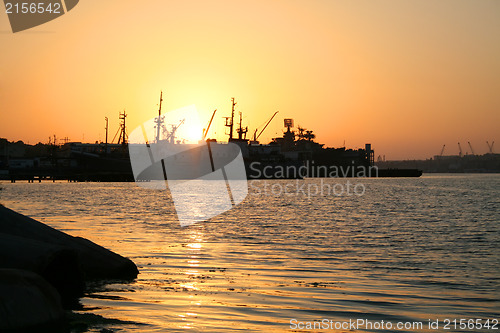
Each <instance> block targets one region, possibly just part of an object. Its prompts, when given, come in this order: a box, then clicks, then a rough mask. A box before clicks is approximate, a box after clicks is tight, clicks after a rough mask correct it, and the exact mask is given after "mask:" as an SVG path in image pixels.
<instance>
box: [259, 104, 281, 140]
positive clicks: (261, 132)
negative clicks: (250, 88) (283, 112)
mask: <svg viewBox="0 0 500 333" xmlns="http://www.w3.org/2000/svg"><path fill="white" fill-rule="evenodd" d="M278 112H279V111H276V112H275V113H274V114H273V115H272V117H271V118H270V119H269V121H268V122H267V123H266V126H264V128H263V129H262V130H261V131H260V133H259V135H256V133H257V130H255V132H254V134H253V141H257V139H258V138H259V137H260V135H261V134H262V133H263V132H264V130H265V129H266V128H267V126H268V125H269V124H270V123H271V121H272V120H273V119H274V117H275V116H276V115H277V114H278Z"/></svg>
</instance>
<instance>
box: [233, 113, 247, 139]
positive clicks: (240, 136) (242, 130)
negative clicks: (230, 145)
mask: <svg viewBox="0 0 500 333" xmlns="http://www.w3.org/2000/svg"><path fill="white" fill-rule="evenodd" d="M242 118H243V116H242V113H241V112H240V127H239V128H237V129H236V132H238V139H239V140H246V138H247V132H248V127H245V128H244V129H243V127H242V126H241V120H242ZM243 135H245V137H244V138H243Z"/></svg>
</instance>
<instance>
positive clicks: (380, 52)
mask: <svg viewBox="0 0 500 333" xmlns="http://www.w3.org/2000/svg"><path fill="white" fill-rule="evenodd" d="M0 45H1V52H0V137H5V138H7V139H9V140H23V141H25V142H30V143H36V142H38V141H42V142H47V140H48V136H50V135H53V134H56V135H57V136H58V137H60V138H62V137H65V136H67V137H69V138H70V139H71V140H73V141H82V140H84V141H89V142H92V141H95V140H99V139H100V140H104V117H105V116H108V117H109V118H110V136H111V138H112V136H113V135H114V134H115V132H116V130H117V128H118V113H119V112H120V111H122V110H123V109H126V111H127V113H128V114H129V116H128V118H127V121H128V126H129V132H131V131H132V130H133V128H135V127H136V126H137V125H139V124H140V123H142V122H143V121H145V120H147V119H150V118H152V117H154V116H155V115H156V112H157V104H158V98H159V93H160V90H163V92H164V104H163V109H164V110H165V111H168V110H172V109H176V108H180V107H183V106H186V105H191V104H195V105H196V107H197V108H198V111H199V112H200V117H201V119H202V122H203V123H206V122H208V120H209V118H210V116H211V113H212V111H213V110H214V109H215V108H217V109H218V113H217V115H216V118H215V120H214V125H213V128H212V131H211V136H212V137H214V136H217V137H218V138H219V139H222V138H224V136H223V131H224V127H223V126H222V125H223V119H222V117H223V116H228V115H229V112H230V108H231V97H235V98H236V101H237V102H238V105H237V111H242V112H243V114H244V121H245V123H246V125H248V126H249V127H250V131H251V132H253V130H254V128H255V127H257V126H260V125H261V124H262V123H264V121H265V120H266V119H268V118H269V117H270V116H271V115H272V114H273V113H274V112H275V111H277V110H279V111H280V113H279V114H278V116H277V117H276V118H275V120H274V121H273V123H271V125H270V126H269V128H268V129H267V130H266V132H264V134H263V135H262V137H261V141H263V142H267V141H268V140H269V139H270V138H271V137H274V136H279V135H281V133H282V126H283V118H285V117H286V118H294V119H295V124H296V125H297V124H298V125H301V126H303V127H306V128H307V129H312V130H313V131H314V133H315V134H316V135H317V141H318V142H321V143H325V144H326V145H327V146H333V147H338V146H342V145H343V142H344V140H345V142H346V146H347V147H351V148H357V147H361V146H363V145H364V144H365V143H366V142H371V143H372V145H373V147H374V149H375V156H378V155H386V158H387V159H412V158H426V157H431V156H433V155H436V154H438V153H439V151H440V150H441V147H442V145H443V144H446V147H447V148H446V150H445V154H457V153H458V148H457V142H458V141H461V142H462V147H466V142H467V141H471V143H472V145H473V147H474V148H475V150H476V153H485V152H486V151H487V146H486V140H488V141H490V142H491V141H493V140H495V139H499V138H498V133H499V131H498V128H499V124H500V93H499V92H500V60H499V59H500V1H497V0H491V1H485V0H484V1H483V0H477V1H469V0H467V1H462V0H449V1H444V0H443V1H410V0H407V1H396V0H394V1H351V0H349V1H348V0H345V1H334V0H309V1H294V0H283V1H279V0H265V1H260V0H252V1H234V0H231V1H229V0H228V1H205V0H199V1H189V0H188V1H169V0H148V1H123V0H106V1H102V0H101V1H98V0H82V1H80V3H79V4H78V5H77V6H76V7H75V8H74V9H73V10H72V11H70V12H69V13H67V14H65V15H63V16H62V17H59V18H57V19H55V20H53V21H51V22H48V23H46V24H44V25H41V26H38V27H35V28H33V29H30V30H27V31H24V32H18V33H16V34H13V33H12V32H11V30H10V26H9V23H8V19H7V15H6V14H5V12H2V13H0ZM498 144H499V146H500V142H498ZM499 150H500V149H499V148H497V149H496V151H497V152H498V151H499Z"/></svg>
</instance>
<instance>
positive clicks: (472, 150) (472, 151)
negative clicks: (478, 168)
mask: <svg viewBox="0 0 500 333" xmlns="http://www.w3.org/2000/svg"><path fill="white" fill-rule="evenodd" d="M467 143H468V144H469V147H470V151H471V153H472V155H476V154H474V149H472V145H471V144H470V141H467Z"/></svg>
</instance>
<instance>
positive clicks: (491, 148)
mask: <svg viewBox="0 0 500 333" xmlns="http://www.w3.org/2000/svg"><path fill="white" fill-rule="evenodd" d="M486 144H487V145H488V149H489V152H490V154H493V145H494V144H495V141H493V142H492V143H491V145H490V143H489V142H488V141H486Z"/></svg>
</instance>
